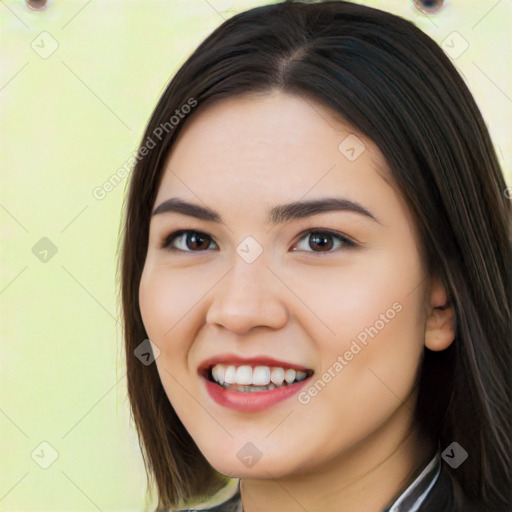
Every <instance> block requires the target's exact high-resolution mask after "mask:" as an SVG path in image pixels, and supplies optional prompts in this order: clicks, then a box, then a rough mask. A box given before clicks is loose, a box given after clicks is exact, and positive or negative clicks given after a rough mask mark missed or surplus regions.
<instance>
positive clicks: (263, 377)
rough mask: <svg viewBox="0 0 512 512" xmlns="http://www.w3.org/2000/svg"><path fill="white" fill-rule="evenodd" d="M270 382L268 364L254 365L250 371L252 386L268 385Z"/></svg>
mask: <svg viewBox="0 0 512 512" xmlns="http://www.w3.org/2000/svg"><path fill="white" fill-rule="evenodd" d="M269 383H270V368H269V367H268V366H256V368H254V370H253V371H252V384H253V385H254V386H268V384H269Z"/></svg>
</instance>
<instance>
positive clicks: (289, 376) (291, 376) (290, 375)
mask: <svg viewBox="0 0 512 512" xmlns="http://www.w3.org/2000/svg"><path fill="white" fill-rule="evenodd" d="M284 380H285V381H286V382H288V384H291V383H292V382H293V381H294V380H295V370H294V369H293V368H289V369H288V370H286V371H285V372H284Z"/></svg>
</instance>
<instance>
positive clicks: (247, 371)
mask: <svg viewBox="0 0 512 512" xmlns="http://www.w3.org/2000/svg"><path fill="white" fill-rule="evenodd" d="M235 382H236V383H237V384H252V368H251V367H250V366H239V367H238V368H237V370H236V381H235Z"/></svg>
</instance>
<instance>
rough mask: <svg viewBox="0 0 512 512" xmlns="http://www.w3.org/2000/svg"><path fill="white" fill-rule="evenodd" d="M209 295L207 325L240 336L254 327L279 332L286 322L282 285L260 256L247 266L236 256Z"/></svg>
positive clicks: (286, 311)
mask: <svg viewBox="0 0 512 512" xmlns="http://www.w3.org/2000/svg"><path fill="white" fill-rule="evenodd" d="M213 294H214V295H213V300H212V303H211V305H210V307H209V309H208V312H207V314H206V323H207V324H208V325H217V326H221V327H224V328H225V329H227V330H229V331H232V332H233V333H235V334H237V335H243V334H246V333H248V332H249V331H250V330H251V329H253V328H254V327H268V328H271V329H280V328H282V327H283V326H284V325H286V322H287V320H288V310H287V308H286V306H285V303H284V295H285V286H284V285H283V283H282V282H281V281H280V280H279V279H277V277H276V276H275V275H274V273H273V272H272V271H271V270H270V269H269V268H267V266H266V264H265V261H264V260H263V258H261V257H260V258H258V260H256V261H254V262H252V263H247V262H245V261H244V260H243V259H242V258H239V257H238V256H236V258H235V263H234V265H233V268H232V269H231V271H229V272H228V274H227V275H226V276H225V277H224V279H222V280H221V282H219V283H218V284H217V286H216V287H215V288H214V290H213Z"/></svg>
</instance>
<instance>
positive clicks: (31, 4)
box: [25, 0, 48, 11]
mask: <svg viewBox="0 0 512 512" xmlns="http://www.w3.org/2000/svg"><path fill="white" fill-rule="evenodd" d="M25 5H26V6H27V7H28V8H29V9H30V10H31V11H44V10H45V9H46V7H48V0H25Z"/></svg>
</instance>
